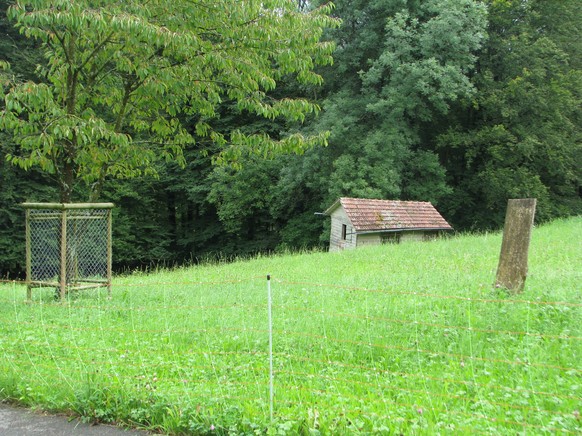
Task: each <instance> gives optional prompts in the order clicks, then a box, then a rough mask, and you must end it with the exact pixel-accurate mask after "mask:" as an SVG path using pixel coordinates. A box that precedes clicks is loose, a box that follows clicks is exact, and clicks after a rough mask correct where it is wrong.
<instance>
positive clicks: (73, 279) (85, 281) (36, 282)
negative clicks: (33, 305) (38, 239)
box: [22, 203, 114, 301]
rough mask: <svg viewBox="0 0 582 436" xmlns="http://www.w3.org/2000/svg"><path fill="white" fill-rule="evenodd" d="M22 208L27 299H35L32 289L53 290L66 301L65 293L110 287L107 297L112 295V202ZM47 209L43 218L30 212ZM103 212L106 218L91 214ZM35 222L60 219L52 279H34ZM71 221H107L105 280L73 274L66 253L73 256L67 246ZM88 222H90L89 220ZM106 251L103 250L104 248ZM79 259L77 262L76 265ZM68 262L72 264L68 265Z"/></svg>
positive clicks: (48, 204)
mask: <svg viewBox="0 0 582 436" xmlns="http://www.w3.org/2000/svg"><path fill="white" fill-rule="evenodd" d="M22 207H23V208H24V209H25V212H26V285H27V293H26V295H27V299H28V300H29V301H30V300H31V299H32V288H38V287H53V288H55V289H56V290H57V291H58V296H60V299H61V301H65V297H66V294H67V293H68V292H69V291H74V290H81V289H92V288H99V287H107V292H108V295H109V296H111V277H112V257H113V255H112V231H111V229H112V225H111V211H112V209H113V207H114V204H113V203H23V204H22ZM39 209H42V210H44V212H43V214H42V216H39V217H36V216H33V215H35V214H34V213H32V212H31V211H33V210H39ZM94 210H103V211H104V215H102V216H92V215H90V211H94ZM80 211H87V216H82V215H78V213H79V212H80ZM33 220H47V221H48V220H52V221H53V222H55V221H56V220H58V223H59V224H58V229H57V232H56V236H55V238H56V239H58V240H57V241H53V242H54V244H53V245H55V246H57V244H58V257H59V259H58V261H57V262H58V271H57V277H56V279H55V278H52V279H48V280H46V279H38V278H35V277H33V247H32V244H33V243H34V240H33V238H34V235H32V233H31V227H32V226H31V223H32V221H33ZM71 220H78V221H82V220H106V224H105V225H104V228H105V231H106V237H105V240H106V243H107V247H106V249H105V253H106V259H105V262H106V266H105V274H104V277H103V278H94V277H83V276H82V274H81V275H79V274H78V271H74V272H73V273H71V271H72V268H71V265H69V264H70V263H71V262H67V254H69V257H71V256H70V254H71V248H70V247H68V245H67V241H68V240H69V239H70V238H69V239H68V238H67V231H68V228H69V224H70V222H71ZM87 222H88V221H87ZM102 248H103V247H102ZM76 261H77V260H76V259H74V262H76ZM68 263H69V264H68Z"/></svg>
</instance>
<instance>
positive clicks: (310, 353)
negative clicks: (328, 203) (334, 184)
mask: <svg viewBox="0 0 582 436" xmlns="http://www.w3.org/2000/svg"><path fill="white" fill-rule="evenodd" d="M580 234H582V219H581V218H573V219H569V220H561V221H556V222H554V223H552V224H550V225H545V226H542V227H540V228H537V229H535V230H534V233H533V238H532V244H531V247H530V274H529V277H528V279H527V282H526V289H525V292H524V293H523V294H519V295H508V294H507V293H505V292H504V291H503V290H500V289H495V288H493V286H492V283H493V281H494V275H495V270H496V267H497V259H498V255H499V249H500V245H501V234H499V233H494V234H481V235H469V236H462V237H453V238H450V239H442V240H437V241H433V242H427V243H412V242H411V243H403V244H400V245H385V246H379V247H369V248H363V249H359V250H356V251H349V252H347V251H345V252H339V253H304V254H295V255H286V256H273V257H259V258H256V259H252V260H244V261H239V262H235V263H231V264H213V265H204V266H196V267H192V268H183V269H176V270H172V271H158V272H157V273H155V274H147V275H145V274H140V273H137V274H131V275H127V276H123V277H117V278H116V279H115V283H114V287H113V298H112V299H111V300H108V299H107V298H106V294H105V293H104V292H99V291H88V292H82V293H78V294H74V295H71V296H70V297H69V300H68V302H67V304H65V305H62V304H59V303H58V302H55V301H54V299H53V290H50V289H47V290H36V291H35V292H34V298H33V299H34V301H33V302H32V303H25V302H24V297H25V289H24V287H23V286H22V285H20V284H7V285H4V286H2V287H0V358H1V360H0V396H1V397H3V398H5V399H8V400H11V401H16V402H19V403H22V404H24V405H28V406H32V407H39V408H43V409H46V410H51V411H59V412H67V413H71V414H75V415H78V416H82V417H84V418H85V419H86V420H88V421H94V422H117V423H121V424H124V425H128V426H134V427H143V428H147V429H150V430H153V431H159V432H163V433H170V434H229V433H231V434H241V433H245V434H263V433H267V434H318V433H322V434H348V433H349V434H358V433H361V434H370V433H373V434H374V433H375V434H393V433H396V434H399V433H404V434H436V433H443V434H446V433H455V434H463V433H465V434H473V433H490V434H515V433H522V432H523V433H532V434H544V433H548V434H553V433H556V432H560V431H561V432H565V433H568V432H569V433H580V432H581V431H582V425H581V423H580V415H579V413H580V404H581V395H582V383H581V382H582V367H581V365H580V361H582V353H581V351H582V345H581V340H582V331H581V330H582V328H581V326H580V324H581V322H582V316H581V312H582V295H581V294H582V293H581V292H580V291H581V289H582V287H581V285H580V283H582V280H581V279H582V277H581V273H580V265H581V264H582V262H581V261H582V247H581V243H580ZM267 274H271V275H272V277H273V280H272V291H273V304H274V307H273V318H274V322H273V334H274V368H275V376H274V382H275V402H274V410H275V416H274V419H273V420H271V419H270V416H269V403H268V400H269V391H268V389H269V379H268V374H269V371H268V369H269V360H268V354H267V351H268V325H267V296H266V280H265V277H266V275H267Z"/></svg>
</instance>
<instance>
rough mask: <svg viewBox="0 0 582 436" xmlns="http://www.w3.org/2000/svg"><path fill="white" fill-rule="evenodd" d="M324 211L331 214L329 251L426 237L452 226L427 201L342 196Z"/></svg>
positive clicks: (433, 235)
mask: <svg viewBox="0 0 582 436" xmlns="http://www.w3.org/2000/svg"><path fill="white" fill-rule="evenodd" d="M325 214H326V215H329V216H330V217H331V234H330V241H329V251H337V250H343V249H349V248H356V247H361V246H363V245H378V244H384V243H397V242H400V241H405V240H427V239H432V238H434V237H436V235H437V234H438V233H440V232H443V231H448V230H452V229H453V228H452V227H451V226H450V225H449V223H447V222H446V220H445V219H444V218H443V217H442V216H441V215H440V214H439V212H438V211H437V210H436V209H435V208H434V206H433V205H432V204H431V203H429V202H426V201H396V200H371V199H364V198H347V197H342V198H340V199H338V200H337V201H336V202H335V203H334V204H333V205H332V206H331V207H330V208H329V209H327V210H326V211H325Z"/></svg>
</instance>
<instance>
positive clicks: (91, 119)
mask: <svg viewBox="0 0 582 436" xmlns="http://www.w3.org/2000/svg"><path fill="white" fill-rule="evenodd" d="M330 10H331V6H326V7H322V8H319V9H316V10H313V11H311V12H309V13H303V12H299V11H297V9H296V7H295V5H294V3H293V2H290V1H287V0H273V1H268V2H254V3H252V2H251V3H248V2H243V3H241V2H234V1H228V0H225V1H223V2H216V1H212V2H190V1H186V0H184V1H178V2H172V4H171V7H170V5H169V4H168V3H167V2H166V1H154V2H148V3H147V4H144V3H143V2H140V1H130V2H122V3H119V2H112V1H106V0H104V1H99V2H87V1H81V2H73V3H71V2H68V1H58V2H54V1H44V0H30V1H19V2H17V3H16V4H14V5H13V6H11V7H10V8H9V9H8V16H9V17H10V19H11V20H12V21H14V23H15V25H16V26H17V27H18V28H19V29H20V31H21V32H22V33H23V34H24V35H26V36H27V37H29V38H34V39H36V40H38V41H40V42H41V43H42V48H43V50H44V52H45V55H46V65H44V66H40V67H39V68H38V69H37V75H38V80H37V81H34V82H33V81H27V82H24V83H18V82H15V83H14V84H13V85H11V86H10V87H9V88H8V89H7V90H6V93H5V97H4V109H3V111H2V112H0V129H4V130H7V131H9V132H11V133H12V134H13V135H14V138H15V140H16V142H17V143H18V144H19V146H20V148H19V152H18V153H15V154H10V155H8V159H9V160H10V161H12V162H13V163H15V164H17V165H19V166H20V167H22V168H23V169H25V170H27V169H29V168H31V167H32V166H36V167H39V168H40V169H41V170H43V171H44V172H46V173H48V174H54V175H55V176H56V177H57V178H58V179H59V182H60V189H61V192H62V200H63V201H70V197H71V194H72V190H73V186H74V184H75V183H76V182H77V180H78V179H81V180H82V181H83V182H84V183H85V184H86V185H88V186H90V187H91V189H92V192H93V196H97V195H98V194H99V193H100V189H101V185H102V183H103V180H104V178H105V177H106V176H115V177H122V178H126V177H135V176H138V175H141V174H155V165H154V163H155V162H156V161H157V160H159V159H160V158H162V159H167V160H176V161H177V162H178V163H180V164H184V158H183V153H182V149H183V147H184V146H185V145H187V144H192V143H194V137H193V132H190V131H188V130H186V129H185V128H184V125H183V123H182V121H181V119H180V118H179V117H178V115H179V114H181V113H185V114H187V115H188V116H189V117H191V118H192V119H193V120H194V127H195V132H196V134H197V135H198V136H203V137H208V138H210V139H211V140H213V141H214V142H216V143H217V144H219V145H221V146H223V149H222V150H221V152H220V153H219V154H218V156H217V157H216V160H217V161H221V162H222V161H231V160H235V161H236V160H237V158H238V157H240V155H241V153H242V152H247V153H250V152H252V153H259V154H262V155H266V156H270V155H272V154H275V153H278V152H280V151H287V152H288V151H294V152H301V151H303V150H304V149H305V148H307V147H310V146H312V145H314V144H320V143H324V142H325V134H319V135H313V136H311V137H304V136H302V135H298V134H296V135H291V136H289V137H287V138H282V139H279V140H273V139H271V138H270V137H269V136H267V135H265V134H263V133H261V132H256V133H252V134H247V133H243V132H242V131H240V130H238V131H237V130H235V131H232V132H228V134H223V133H220V132H216V131H213V130H212V129H211V128H210V125H209V124H208V121H209V119H211V118H213V117H215V116H216V115H217V107H218V105H219V104H220V103H221V102H222V101H225V100H228V101H232V102H234V103H235V104H236V106H237V107H238V109H240V110H242V111H247V112H250V113H254V114H257V115H259V116H262V117H266V118H269V119H275V118H278V117H281V118H285V119H291V120H303V119H304V117H305V115H306V114H308V113H312V112H314V111H317V110H318V107H317V105H315V104H313V103H311V102H308V101H307V100H305V99H299V98H295V99H292V98H281V99H278V100H275V99H273V98H272V97H271V96H270V95H269V91H272V90H273V89H274V88H275V86H276V84H277V82H278V81H279V80H281V79H282V78H283V77H284V76H288V75H293V76H294V77H295V78H296V80H298V81H299V82H301V83H310V84H313V83H315V84H319V83H320V82H321V77H320V76H319V75H318V74H316V73H315V72H314V71H313V68H314V67H315V66H316V65H324V64H327V63H330V62H331V51H332V49H333V45H332V44H330V43H326V42H320V41H319V39H320V35H321V33H322V31H323V29H324V28H326V27H329V26H334V25H336V24H337V22H336V21H335V20H333V19H331V18H329V17H328V15H327V13H329V12H330Z"/></svg>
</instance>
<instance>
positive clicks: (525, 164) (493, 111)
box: [438, 1, 582, 228]
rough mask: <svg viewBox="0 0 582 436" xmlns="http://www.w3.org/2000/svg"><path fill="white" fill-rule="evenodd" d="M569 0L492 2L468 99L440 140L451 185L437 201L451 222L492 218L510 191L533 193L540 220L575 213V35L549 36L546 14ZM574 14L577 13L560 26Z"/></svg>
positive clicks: (578, 103) (489, 223)
mask: <svg viewBox="0 0 582 436" xmlns="http://www.w3.org/2000/svg"><path fill="white" fill-rule="evenodd" d="M574 3H576V2H570V1H567V2H560V4H559V5H558V4H553V9H555V10H554V11H553V12H552V13H549V14H545V12H549V11H548V10H547V9H548V8H547V2H543V1H534V2H517V1H515V2H511V1H510V2H493V3H492V4H491V7H490V14H489V16H490V37H489V43H488V44H487V46H486V47H485V49H484V50H483V52H482V53H481V56H480V63H479V74H478V75H477V76H475V77H474V83H475V86H476V87H477V89H478V94H477V95H476V97H475V98H474V99H473V103H472V105H473V107H472V108H470V109H469V110H468V111H467V110H466V109H461V110H462V111H463V112H462V113H459V114H458V117H457V123H456V124H451V127H450V128H449V129H448V132H446V133H443V134H442V135H441V136H440V137H439V140H438V149H439V154H440V157H441V160H442V161H443V163H444V165H445V166H446V167H447V168H448V170H449V183H450V184H451V185H453V186H455V190H454V193H453V194H452V196H451V197H450V198H448V199H447V200H446V202H445V203H446V204H445V208H446V209H448V211H447V212H448V213H450V215H451V216H452V217H453V221H454V222H455V223H458V224H461V225H462V226H465V227H467V226H475V227H477V228H487V227H497V226H500V225H501V224H502V222H503V215H504V214H503V210H504V209H505V205H506V202H507V199H508V198H516V197H537V198H538V210H537V213H536V217H537V219H538V220H547V219H550V218H552V217H556V216H563V215H569V214H579V213H581V212H582V201H581V200H580V187H581V186H582V172H581V168H582V165H581V163H582V148H581V144H582V136H581V135H582V131H581V130H580V126H581V123H580V120H581V119H582V118H581V115H582V113H581V109H580V108H581V107H582V100H581V97H582V95H581V93H580V90H581V89H582V70H580V69H579V68H576V67H575V65H576V61H575V60H572V61H573V62H571V59H570V56H569V54H568V53H569V52H576V49H573V47H579V46H580V43H579V41H578V38H577V37H576V38H575V39H565V37H564V35H568V34H570V33H568V31H564V30H560V31H558V32H557V34H556V27H554V26H555V22H554V21H553V20H555V19H556V17H558V16H560V17H562V16H564V15H567V14H568V11H572V7H573V5H574ZM568 22H569V23H568ZM581 22H582V20H581V19H580V14H576V13H575V14H573V16H570V17H569V18H568V19H567V22H566V24H569V25H574V26H578V27H579V26H580V24H581ZM560 29H562V28H560ZM570 35H571V34H570ZM557 43H559V44H560V45H558V44H557ZM458 196H461V197H465V198H466V200H465V201H466V202H465V204H464V205H463V204H462V203H461V202H458V201H457V200H456V199H455V198H453V197H458ZM468 205H470V207H467V206H468Z"/></svg>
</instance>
